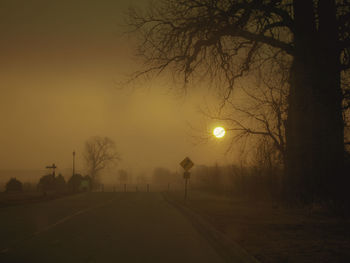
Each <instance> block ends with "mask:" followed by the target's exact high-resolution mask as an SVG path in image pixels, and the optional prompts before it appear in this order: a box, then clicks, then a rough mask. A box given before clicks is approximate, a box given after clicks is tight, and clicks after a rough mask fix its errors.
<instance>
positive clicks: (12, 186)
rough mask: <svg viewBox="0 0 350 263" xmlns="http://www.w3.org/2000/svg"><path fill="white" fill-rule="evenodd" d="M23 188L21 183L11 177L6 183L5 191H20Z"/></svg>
mask: <svg viewBox="0 0 350 263" xmlns="http://www.w3.org/2000/svg"><path fill="white" fill-rule="evenodd" d="M22 190H23V185H22V183H21V182H20V181H19V180H17V179H16V178H11V179H10V180H9V181H8V182H7V183H6V192H11V191H19V192H22Z"/></svg>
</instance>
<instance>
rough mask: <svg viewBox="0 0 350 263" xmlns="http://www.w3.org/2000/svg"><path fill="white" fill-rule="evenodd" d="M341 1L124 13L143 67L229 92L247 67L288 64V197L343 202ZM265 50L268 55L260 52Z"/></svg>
mask: <svg viewBox="0 0 350 263" xmlns="http://www.w3.org/2000/svg"><path fill="white" fill-rule="evenodd" d="M349 16H350V2H349V1H348V0H339V1H335V0H322V1H314V0H236V1H232V0H203V1H197V0H186V1H183V0H180V1H177V0H164V1H161V2H160V3H159V4H158V5H157V6H155V5H154V6H153V7H152V8H150V9H149V10H148V12H147V13H142V12H139V11H135V10H130V12H129V18H130V20H129V24H130V25H131V26H133V29H134V30H135V31H136V32H139V33H141V34H140V35H141V39H142V42H141V44H140V45H139V49H138V53H139V55H140V56H142V57H143V58H144V60H145V63H146V69H145V70H142V71H141V72H137V73H136V77H137V76H139V75H142V74H148V73H152V72H156V73H159V72H162V71H163V70H165V69H169V70H170V71H171V72H173V73H174V74H175V75H177V74H179V75H181V76H183V78H184V82H185V84H187V83H188V82H189V81H190V80H192V79H193V78H195V77H200V78H203V79H205V78H206V77H207V78H208V79H211V80H215V81H220V82H221V83H222V84H223V85H222V86H223V87H224V88H225V90H226V96H225V97H226V98H228V97H229V96H230V94H231V91H232V89H233V88H234V84H235V81H236V80H237V79H238V78H240V77H244V76H246V75H247V74H249V71H250V69H252V68H254V67H259V66H260V65H261V64H262V63H267V62H268V61H269V60H270V59H271V58H273V57H275V56H278V55H281V56H285V57H289V58H290V61H291V63H290V68H289V71H290V93H289V96H288V105H289V108H288V118H287V122H286V174H287V177H288V189H287V190H288V191H287V193H288V195H289V196H290V197H291V198H293V199H295V198H299V199H302V200H304V201H307V202H308V201H312V200H317V199H333V200H343V199H346V196H347V195H346V189H345V188H344V187H343V186H344V185H346V180H347V177H346V176H345V173H344V172H343V167H344V121H343V116H342V103H343V99H344V94H343V92H342V88H341V81H340V79H341V74H343V73H344V72H348V70H349V66H350V59H349V57H350V56H349V55H350V34H348V32H349V31H350V30H349V29H350V28H349V27H350V25H349ZM267 47H270V48H271V50H272V52H267V50H269V49H267Z"/></svg>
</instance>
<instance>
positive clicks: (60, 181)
mask: <svg viewBox="0 0 350 263" xmlns="http://www.w3.org/2000/svg"><path fill="white" fill-rule="evenodd" d="M38 189H39V190H41V191H45V192H46V191H58V192H63V191H64V190H65V189H66V181H65V180H64V177H63V176H62V174H59V175H58V176H54V175H53V174H47V175H44V176H43V177H41V178H40V181H39V183H38Z"/></svg>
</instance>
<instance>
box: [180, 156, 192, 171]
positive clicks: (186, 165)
mask: <svg viewBox="0 0 350 263" xmlns="http://www.w3.org/2000/svg"><path fill="white" fill-rule="evenodd" d="M180 165H181V166H182V167H183V168H184V169H185V171H189V170H190V169H191V168H192V167H193V165H194V163H193V162H192V161H191V159H190V158H188V157H186V158H185V159H183V161H182V162H181V163H180Z"/></svg>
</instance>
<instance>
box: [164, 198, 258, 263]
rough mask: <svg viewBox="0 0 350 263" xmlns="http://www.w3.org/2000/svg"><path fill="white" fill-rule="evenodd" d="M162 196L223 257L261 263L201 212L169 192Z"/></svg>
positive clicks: (231, 260) (246, 262)
mask: <svg viewBox="0 0 350 263" xmlns="http://www.w3.org/2000/svg"><path fill="white" fill-rule="evenodd" d="M162 196H163V198H164V200H165V201H166V202H168V203H169V204H170V205H172V206H173V207H175V208H176V209H177V210H179V211H180V212H181V213H182V214H184V215H185V216H186V217H187V218H188V219H189V221H190V222H191V223H192V225H193V226H194V227H195V229H196V230H197V231H198V232H199V233H200V234H201V235H203V236H204V237H205V238H206V239H207V240H208V241H209V243H210V244H211V245H212V247H213V248H214V249H215V250H216V251H217V253H218V254H219V255H220V256H222V257H223V259H224V260H226V261H227V262H233V261H234V262H237V260H239V262H241V263H260V261H258V260H257V259H256V258H255V257H253V256H252V255H250V254H249V253H248V252H247V251H246V250H245V249H244V248H242V247H241V246H240V245H238V244H237V243H236V242H234V241H232V240H230V239H228V238H227V237H226V236H225V235H224V234H223V233H222V232H220V231H219V230H217V229H216V228H215V227H214V226H213V225H212V224H211V223H210V222H209V221H208V220H206V219H205V218H203V216H201V215H200V214H199V213H197V212H195V211H193V210H192V209H190V208H189V207H187V206H185V205H184V204H182V203H181V202H178V201H176V200H174V199H173V198H171V197H170V196H169V194H167V193H162ZM239 262H237V263H239Z"/></svg>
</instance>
